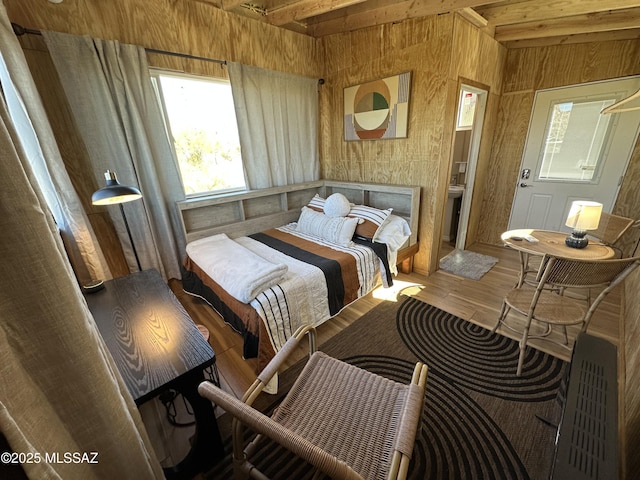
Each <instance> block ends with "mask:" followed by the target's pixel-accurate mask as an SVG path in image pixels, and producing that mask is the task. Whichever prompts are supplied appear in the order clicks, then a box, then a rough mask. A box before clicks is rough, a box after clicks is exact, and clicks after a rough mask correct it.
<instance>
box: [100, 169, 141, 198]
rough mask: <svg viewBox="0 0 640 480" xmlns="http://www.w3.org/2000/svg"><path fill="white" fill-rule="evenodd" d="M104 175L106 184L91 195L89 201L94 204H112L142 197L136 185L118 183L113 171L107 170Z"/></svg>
mask: <svg viewBox="0 0 640 480" xmlns="http://www.w3.org/2000/svg"><path fill="white" fill-rule="evenodd" d="M104 177H105V179H106V181H107V186H106V187H102V188H101V189H100V190H97V191H96V192H94V194H93V195H91V203H93V204H94V205H113V204H117V203H125V202H131V201H133V200H137V199H139V198H142V193H140V190H138V189H137V188H136V187H127V186H126V185H120V184H119V183H118V178H117V177H116V173H115V172H112V171H111V170H107V171H106V172H105V174H104Z"/></svg>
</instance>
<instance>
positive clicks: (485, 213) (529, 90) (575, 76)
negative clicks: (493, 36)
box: [477, 40, 640, 478]
mask: <svg viewBox="0 0 640 480" xmlns="http://www.w3.org/2000/svg"><path fill="white" fill-rule="evenodd" d="M637 74H640V41H638V40H620V41H612V42H601V43H583V44H575V45H556V46H550V47H538V48H524V49H513V50H509V51H508V54H507V61H506V66H505V70H504V77H503V82H504V83H503V93H502V97H501V99H500V105H499V108H498V116H497V119H496V129H495V135H494V139H493V147H492V152H491V155H490V165H489V167H488V170H487V176H486V179H485V188H484V193H485V196H484V199H483V201H482V209H481V212H482V213H481V218H480V220H481V221H480V229H479V231H478V237H477V238H478V240H479V241H481V242H485V243H494V244H497V243H499V238H500V233H501V232H503V231H504V230H506V229H507V224H508V221H509V214H510V211H511V203H512V200H513V196H514V193H515V192H514V190H515V183H516V182H515V179H517V176H518V173H519V168H520V160H521V158H522V153H523V150H524V145H525V141H526V135H527V129H528V124H529V117H530V115H531V109H532V107H533V100H534V93H535V91H536V90H539V89H544V88H552V87H561V86H566V85H573V84H579V83H586V82H593V81H598V80H606V79H612V78H617V77H625V76H629V75H637ZM639 182H640V142H638V143H637V144H636V147H635V149H634V152H633V154H632V158H631V161H630V164H629V167H628V169H627V172H626V175H625V178H624V180H623V183H622V185H621V188H620V193H619V195H618V199H617V202H616V204H615V206H614V210H613V213H616V214H619V215H624V216H629V217H632V218H636V219H638V218H640V213H639V212H640V189H638V187H637V186H638V184H639ZM639 235H640V229H633V230H632V231H630V232H629V234H626V235H625V237H624V238H623V245H622V246H623V248H626V249H627V250H628V251H631V252H632V251H633V246H634V245H635V243H636V242H637V240H638V236H639ZM639 291H640V272H635V273H634V274H633V276H632V277H630V278H629V280H627V282H626V285H625V296H624V298H625V306H624V314H623V316H622V318H621V325H620V332H621V339H623V341H621V348H620V352H619V353H620V372H621V374H622V378H621V382H622V385H621V386H622V388H621V392H622V394H621V398H622V399H623V400H622V403H621V412H620V413H621V427H622V435H623V440H622V442H621V445H622V447H623V450H625V449H626V452H625V453H626V455H625V456H624V458H625V460H624V462H623V468H625V470H626V478H636V477H635V476H634V475H637V472H640V457H638V455H636V454H634V453H633V451H634V448H635V446H636V445H638V442H640V347H639V346H640V303H639V302H638V300H637V299H638V292H639ZM625 375H626V376H625ZM625 436H626V440H625V439H624V437H625ZM622 478H624V477H622Z"/></svg>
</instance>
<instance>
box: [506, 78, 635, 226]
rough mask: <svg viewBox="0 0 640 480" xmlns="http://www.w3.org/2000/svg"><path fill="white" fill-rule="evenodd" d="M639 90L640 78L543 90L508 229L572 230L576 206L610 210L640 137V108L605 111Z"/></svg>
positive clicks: (535, 114)
mask: <svg viewBox="0 0 640 480" xmlns="http://www.w3.org/2000/svg"><path fill="white" fill-rule="evenodd" d="M639 88H640V78H639V77H633V78H627V79H625V80H614V81H607V82H598V83H593V84H585V85H579V86H573V87H566V88H558V89H552V90H541V91H539V92H537V93H536V97H535V100H534V107H533V112H532V115H531V122H530V124H529V133H528V135H527V141H526V145H525V149H524V154H523V158H522V164H521V166H520V172H519V176H518V182H517V186H516V193H515V198H514V201H513V205H512V209H511V218H510V219H509V230H513V229H516V228H536V229H543V230H556V231H567V230H569V229H568V228H567V227H565V226H564V223H565V220H566V218H567V214H568V212H569V208H570V206H571V202H573V201H574V200H594V201H597V202H600V203H602V204H603V210H604V211H606V212H610V211H611V209H612V208H613V204H614V203H615V200H616V196H617V194H618V189H619V186H620V183H621V179H622V176H623V175H624V172H625V170H626V168H627V164H628V162H629V158H630V157H631V152H632V150H633V147H634V145H635V142H636V138H637V135H638V126H639V125H640V110H636V111H632V112H625V113H617V114H601V113H600V111H601V110H602V109H603V108H605V107H607V106H609V105H612V104H613V103H615V102H617V101H619V100H621V99H623V98H626V97H628V96H629V95H631V94H633V93H634V92H636V91H637V90H638V89H639Z"/></svg>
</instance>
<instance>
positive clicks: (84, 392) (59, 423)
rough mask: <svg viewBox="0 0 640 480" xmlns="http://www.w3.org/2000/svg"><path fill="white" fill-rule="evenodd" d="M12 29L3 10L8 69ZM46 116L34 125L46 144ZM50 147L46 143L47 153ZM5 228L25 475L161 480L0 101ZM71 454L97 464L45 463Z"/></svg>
mask: <svg viewBox="0 0 640 480" xmlns="http://www.w3.org/2000/svg"><path fill="white" fill-rule="evenodd" d="M9 32H11V26H10V24H9V21H8V19H7V16H6V11H5V9H4V5H0V41H1V43H0V53H1V54H2V57H3V59H4V60H5V61H6V62H7V64H10V63H11V62H17V61H18V60H17V58H18V54H17V53H16V52H13V51H7V49H6V45H7V41H8V40H9V37H8V35H9ZM11 35H13V34H12V33H11ZM14 40H15V38H14ZM16 43H17V42H16ZM14 82H15V80H14ZM19 88H20V89H23V88H24V85H23V84H20V87H19ZM25 105H27V107H28V108H27V110H29V102H27V101H26V100H25ZM29 112H30V113H33V112H32V111H30V110H29ZM39 115H44V113H42V112H40V113H39ZM45 119H46V117H42V118H41V120H43V121H42V122H38V121H37V119H34V121H33V127H34V130H36V132H37V133H38V136H39V138H40V140H41V142H43V139H42V138H41V137H40V134H41V132H42V130H41V129H40V127H41V126H42V124H43V123H45V122H44V120H45ZM38 124H39V125H40V127H39V126H38ZM47 139H48V140H50V141H53V137H52V136H50V137H47ZM54 145H55V144H54ZM52 149H54V147H53V146H51V145H46V144H45V143H44V142H43V144H42V150H43V151H44V152H45V155H46V154H47V152H50V151H51V150H52ZM54 183H55V182H54ZM0 231H1V232H2V240H0V259H2V261H0V432H1V433H2V435H3V436H4V437H5V438H6V439H7V441H8V443H9V445H10V446H11V448H12V449H13V450H14V451H15V452H17V453H24V454H31V457H30V458H31V459H39V462H36V461H35V460H34V461H33V462H31V463H25V464H23V465H22V467H23V469H24V471H25V472H26V474H27V475H28V476H29V477H30V478H34V479H43V478H47V479H49V478H50V479H56V478H60V479H75V478H82V479H93V478H96V479H98V478H99V479H113V478H123V479H124V478H135V479H147V478H163V473H162V469H161V467H160V465H159V463H158V461H157V459H156V457H155V453H154V452H153V450H152V448H151V443H150V442H149V439H148V437H147V434H146V432H145V430H144V426H143V425H142V421H141V419H140V415H139V413H138V410H137V408H136V406H135V404H134V402H133V400H132V399H131V396H130V395H129V393H128V391H127V390H126V387H125V385H124V383H123V381H122V379H121V377H120V375H119V374H118V372H117V370H116V368H115V366H114V364H113V360H112V359H111V357H110V356H109V354H108V352H107V351H106V348H105V346H104V343H103V341H102V339H101V337H100V335H99V333H98V331H97V329H96V326H95V323H94V321H93V318H92V317H91V314H90V312H89V311H88V309H87V306H86V303H85V301H84V298H83V296H82V293H81V292H80V289H79V286H78V284H77V282H76V280H75V277H74V272H73V270H72V269H71V265H70V263H69V261H68V258H67V256H66V254H65V250H64V247H63V244H62V240H61V237H60V234H59V232H58V227H57V226H56V224H55V222H54V221H53V218H52V216H51V213H50V211H49V208H48V206H47V204H46V201H45V199H44V196H43V194H42V192H41V189H40V187H39V186H38V181H37V180H36V177H35V174H34V173H33V170H32V168H31V164H30V162H29V160H28V159H27V157H26V154H25V150H24V149H23V147H22V143H21V141H20V139H19V137H18V135H17V132H16V129H15V127H14V125H13V120H12V119H11V118H10V115H9V113H8V110H7V105H6V103H5V102H4V99H3V98H2V97H0ZM72 452H80V453H83V452H85V453H87V454H89V453H90V452H95V453H96V454H97V455H96V458H95V459H96V461H97V462H98V463H97V464H92V463H81V464H78V463H64V462H62V463H57V462H51V461H46V460H47V458H46V455H49V456H51V455H52V454H58V455H60V457H61V458H63V456H64V454H65V453H72ZM37 455H39V457H38V456H37ZM89 458H90V457H89ZM2 466H3V465H2V464H1V463H0V477H1V476H2V475H1V470H2Z"/></svg>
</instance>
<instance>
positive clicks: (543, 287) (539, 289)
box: [493, 255, 640, 376]
mask: <svg viewBox="0 0 640 480" xmlns="http://www.w3.org/2000/svg"><path fill="white" fill-rule="evenodd" d="M542 265H543V266H544V267H543V269H542V270H541V271H540V272H539V274H538V277H537V285H536V287H535V288H531V287H530V286H528V285H526V284H525V285H523V286H521V287H516V288H514V289H512V290H511V291H510V292H509V293H508V294H507V295H506V296H505V297H504V301H503V304H502V310H501V312H500V317H499V318H498V322H497V323H496V325H495V327H493V331H494V332H495V331H496V330H497V329H498V327H499V326H500V325H503V326H505V327H507V328H509V329H511V330H514V331H517V332H518V333H521V334H522V338H521V339H520V355H519V358H518V368H517V371H516V374H517V375H518V376H520V374H521V373H522V364H523V362H524V355H525V350H526V347H527V343H528V342H529V340H531V339H532V338H541V339H546V340H549V341H553V340H552V339H551V338H549V337H548V335H549V334H550V333H551V327H552V325H559V326H561V327H562V329H563V333H564V343H559V342H556V343H558V344H559V345H561V346H563V347H565V348H567V349H568V350H571V347H570V346H569V340H568V337H567V329H566V327H567V326H568V325H580V326H581V327H582V331H586V330H587V328H589V322H590V320H591V317H592V316H593V313H594V312H595V310H596V309H597V308H598V305H599V304H600V302H601V301H602V300H603V299H604V297H605V296H606V295H607V294H608V293H609V292H610V291H611V290H612V289H613V288H614V287H616V285H618V284H619V283H620V282H622V281H623V280H624V279H625V277H626V276H627V275H629V274H630V273H631V272H632V271H633V270H634V269H635V268H637V267H638V265H640V257H635V258H623V259H616V260H600V261H586V260H572V259H567V258H559V257H553V256H549V255H547V256H545V257H544V258H543V260H542ZM595 287H599V288H601V291H600V293H599V294H598V296H597V297H596V298H595V300H593V302H592V303H591V304H590V305H589V304H587V303H585V302H584V301H581V300H576V299H574V298H570V297H568V296H567V295H563V294H561V293H562V292H564V290H565V289H566V288H572V289H590V288H595ZM511 309H513V310H514V311H516V312H517V313H519V314H521V315H524V316H525V317H526V321H525V324H524V329H523V330H522V331H519V330H518V329H516V328H514V327H512V326H510V325H508V324H507V323H505V319H506V317H507V314H508V313H509V311H510V310H511ZM533 320H536V321H538V322H542V323H543V324H546V327H547V328H546V330H545V331H544V332H543V333H542V334H539V335H532V334H531V333H530V330H531V324H532V322H533Z"/></svg>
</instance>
